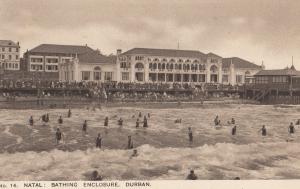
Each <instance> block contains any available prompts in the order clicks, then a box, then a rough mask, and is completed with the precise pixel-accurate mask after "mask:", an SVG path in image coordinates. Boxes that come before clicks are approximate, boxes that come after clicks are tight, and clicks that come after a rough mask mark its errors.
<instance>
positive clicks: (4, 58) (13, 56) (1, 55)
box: [0, 40, 20, 70]
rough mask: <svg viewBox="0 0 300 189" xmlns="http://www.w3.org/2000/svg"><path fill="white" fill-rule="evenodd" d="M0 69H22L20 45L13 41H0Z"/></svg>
mask: <svg viewBox="0 0 300 189" xmlns="http://www.w3.org/2000/svg"><path fill="white" fill-rule="evenodd" d="M0 67H1V69H3V70H19V69H20V45H19V42H17V43H15V42H13V41H11V40H0Z"/></svg>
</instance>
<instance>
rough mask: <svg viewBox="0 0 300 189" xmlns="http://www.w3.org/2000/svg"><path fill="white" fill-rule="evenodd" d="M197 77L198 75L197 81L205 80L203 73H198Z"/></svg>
mask: <svg viewBox="0 0 300 189" xmlns="http://www.w3.org/2000/svg"><path fill="white" fill-rule="evenodd" d="M198 77H199V78H198V81H199V82H205V74H199V76H198Z"/></svg>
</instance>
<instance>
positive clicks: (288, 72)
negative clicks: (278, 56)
mask: <svg viewBox="0 0 300 189" xmlns="http://www.w3.org/2000/svg"><path fill="white" fill-rule="evenodd" d="M272 75H278V76H300V71H297V70H293V69H290V68H285V69H280V70H261V71H259V72H258V73H256V74H255V76H272Z"/></svg>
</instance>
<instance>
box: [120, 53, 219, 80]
mask: <svg viewBox="0 0 300 189" xmlns="http://www.w3.org/2000/svg"><path fill="white" fill-rule="evenodd" d="M116 71H117V73H118V74H117V81H118V82H167V83H168V82H171V83H172V82H179V83H221V82H222V57H220V56H218V55H216V54H213V53H208V54H204V53H201V52H200V51H191V50H173V49H146V48H134V49H131V50H129V51H127V52H125V53H122V54H121V53H120V51H119V53H118V57H117V69H116Z"/></svg>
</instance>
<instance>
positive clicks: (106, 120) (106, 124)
mask: <svg viewBox="0 0 300 189" xmlns="http://www.w3.org/2000/svg"><path fill="white" fill-rule="evenodd" d="M104 126H106V127H107V126H108V117H105V120H104Z"/></svg>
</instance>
